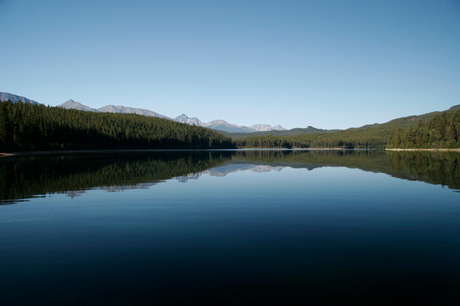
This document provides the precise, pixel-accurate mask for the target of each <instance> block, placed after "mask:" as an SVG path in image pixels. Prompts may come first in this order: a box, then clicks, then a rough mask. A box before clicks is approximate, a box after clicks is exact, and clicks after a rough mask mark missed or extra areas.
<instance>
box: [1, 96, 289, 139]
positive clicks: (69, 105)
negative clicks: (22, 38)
mask: <svg viewBox="0 0 460 306" xmlns="http://www.w3.org/2000/svg"><path fill="white" fill-rule="evenodd" d="M8 100H10V101H12V102H14V103H16V102H19V101H21V102H23V103H32V104H39V103H38V102H36V101H33V100H30V99H27V98H24V97H21V96H18V95H13V94H10V93H7V92H0V101H8ZM58 107H62V108H66V109H76V110H82V111H87V112H96V113H121V114H138V115H144V116H150V117H158V118H164V119H169V120H173V121H177V122H181V123H187V124H190V125H196V126H202V127H206V128H209V129H213V130H218V131H223V132H228V133H254V132H262V131H284V130H286V129H285V128H283V127H282V126H281V125H276V126H273V127H272V126H270V125H268V124H254V125H252V126H250V127H247V126H240V125H236V124H231V123H228V122H226V121H224V120H213V121H211V122H208V123H206V122H202V121H201V120H200V119H198V118H196V117H194V118H190V117H187V115H185V114H182V115H180V116H177V117H176V118H170V117H167V116H165V115H162V114H159V113H156V112H153V111H151V110H148V109H142V108H133V107H127V106H121V105H106V106H104V107H101V108H98V109H96V108H92V107H89V106H87V105H84V104H82V103H80V102H76V101H74V100H72V99H70V100H68V101H66V102H64V103H62V104H61V105H58Z"/></svg>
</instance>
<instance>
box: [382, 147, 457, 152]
mask: <svg viewBox="0 0 460 306" xmlns="http://www.w3.org/2000/svg"><path fill="white" fill-rule="evenodd" d="M385 150H386V151H432V152H436V151H441V152H460V149H400V148H397V149H388V148H387V149H385Z"/></svg>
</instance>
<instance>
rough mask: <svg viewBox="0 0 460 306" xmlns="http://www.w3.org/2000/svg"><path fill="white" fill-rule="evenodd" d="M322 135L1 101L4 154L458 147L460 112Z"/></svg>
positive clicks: (0, 135)
mask: <svg viewBox="0 0 460 306" xmlns="http://www.w3.org/2000/svg"><path fill="white" fill-rule="evenodd" d="M417 121H418V123H417ZM414 123H416V124H414ZM320 131H321V130H318V132H311V131H310V132H309V133H306V134H297V132H296V133H294V134H293V135H290V136H281V135H278V134H277V135H257V136H249V137H246V138H241V135H239V134H235V135H236V137H234V136H232V135H231V134H230V136H231V137H232V138H233V140H232V138H230V137H226V136H224V135H222V134H221V133H219V132H216V131H214V130H211V129H207V128H203V127H198V126H191V125H188V124H184V123H179V122H175V121H172V120H167V119H161V118H155V117H147V116H142V115H136V114H114V113H95V112H86V111H79V110H72V109H63V108H60V107H49V106H44V105H33V104H29V103H21V102H18V103H12V102H11V101H8V102H0V152H12V151H33V150H82V149H231V148H242V149H244V148H261V149H263V148H343V149H359V148H363V149H370V148H385V147H388V148H425V149H430V148H435V149H437V148H459V147H460V139H459V133H460V108H459V107H458V106H455V107H452V108H451V109H450V110H448V111H445V112H441V113H437V112H434V113H429V114H425V115H421V116H409V117H404V118H399V119H395V120H392V121H389V122H387V123H384V124H374V125H368V126H364V127H361V128H350V129H347V130H340V131H327V132H320ZM283 132H285V133H287V132H286V131H283ZM227 135H229V134H228V133H227Z"/></svg>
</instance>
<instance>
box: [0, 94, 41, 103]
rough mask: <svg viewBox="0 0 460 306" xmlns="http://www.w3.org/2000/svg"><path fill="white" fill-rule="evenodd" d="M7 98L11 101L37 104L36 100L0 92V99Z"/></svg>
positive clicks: (6, 99) (4, 99) (5, 99)
mask: <svg viewBox="0 0 460 306" xmlns="http://www.w3.org/2000/svg"><path fill="white" fill-rule="evenodd" d="M8 100H9V101H11V102H13V103H16V102H22V103H30V104H36V105H38V104H39V103H38V102H37V101H34V100H30V99H27V98H25V97H22V96H18V95H13V94H10V93H7V92H0V101H8Z"/></svg>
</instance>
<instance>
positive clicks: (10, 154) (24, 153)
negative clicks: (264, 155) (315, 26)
mask: <svg viewBox="0 0 460 306" xmlns="http://www.w3.org/2000/svg"><path fill="white" fill-rule="evenodd" d="M244 150H248V151H254V150H261V151H268V150H276V151H290V150H292V151H295V150H376V149H344V148H291V149H288V148H244V149H242V148H239V149H109V150H104V149H101V150H49V151H22V152H21V151H19V152H0V158H2V157H13V156H35V155H50V154H75V153H123V152H126V153H133V152H168V151H176V152H193V151H244Z"/></svg>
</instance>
